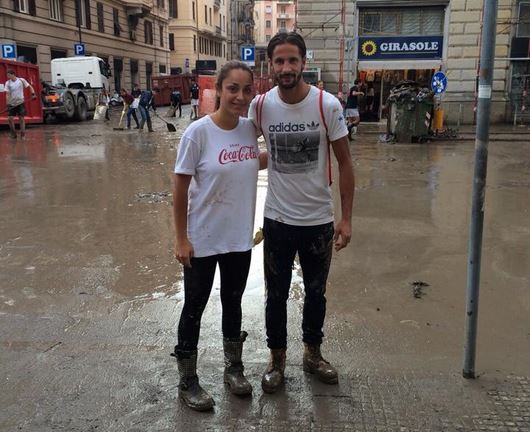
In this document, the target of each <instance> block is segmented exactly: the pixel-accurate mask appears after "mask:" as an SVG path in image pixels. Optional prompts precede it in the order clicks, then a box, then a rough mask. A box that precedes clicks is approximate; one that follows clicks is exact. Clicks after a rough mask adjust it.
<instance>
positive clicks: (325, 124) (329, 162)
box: [318, 90, 333, 186]
mask: <svg viewBox="0 0 530 432" xmlns="http://www.w3.org/2000/svg"><path fill="white" fill-rule="evenodd" d="M323 101H324V90H320V95H319V97H318V107H319V109H320V118H321V119H322V124H323V125H324V128H325V129H326V142H327V144H328V183H329V185H330V186H331V184H332V183H333V180H332V178H331V142H330V140H329V130H328V124H327V123H326V118H325V117H324V103H323Z"/></svg>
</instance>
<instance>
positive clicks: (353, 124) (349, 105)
mask: <svg viewBox="0 0 530 432" xmlns="http://www.w3.org/2000/svg"><path fill="white" fill-rule="evenodd" d="M360 82H361V81H360V80H358V79H356V80H355V81H354V82H353V84H354V85H353V87H351V88H350V91H349V92H348V99H347V101H346V107H345V112H344V116H345V117H346V121H347V122H348V138H350V139H353V135H354V134H356V133H357V125H358V124H359V123H360V121H361V116H360V115H359V96H363V95H364V93H363V92H362V91H360V89H359V84H360Z"/></svg>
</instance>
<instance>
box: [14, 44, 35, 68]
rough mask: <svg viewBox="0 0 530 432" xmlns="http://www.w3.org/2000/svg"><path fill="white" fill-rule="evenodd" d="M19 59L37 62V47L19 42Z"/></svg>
mask: <svg viewBox="0 0 530 432" xmlns="http://www.w3.org/2000/svg"><path fill="white" fill-rule="evenodd" d="M17 60H18V61H23V62H26V63H33V64H37V48H34V47H30V46H24V45H18V44H17Z"/></svg>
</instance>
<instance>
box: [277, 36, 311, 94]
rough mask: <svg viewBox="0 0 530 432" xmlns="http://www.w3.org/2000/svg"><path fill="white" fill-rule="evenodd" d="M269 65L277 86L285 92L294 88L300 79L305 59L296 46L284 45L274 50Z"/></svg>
mask: <svg viewBox="0 0 530 432" xmlns="http://www.w3.org/2000/svg"><path fill="white" fill-rule="evenodd" d="M270 65H271V70H272V73H273V75H274V77H275V78H276V81H277V83H278V86H279V87H280V88H282V89H286V90H287V89H292V88H294V87H296V86H297V84H298V83H299V82H300V80H301V79H302V71H303V70H304V68H305V58H303V57H302V56H301V55H300V50H299V49H298V47H297V46H296V45H293V44H290V43H284V44H281V45H277V46H276V47H275V48H274V51H273V52H272V59H271V60H270Z"/></svg>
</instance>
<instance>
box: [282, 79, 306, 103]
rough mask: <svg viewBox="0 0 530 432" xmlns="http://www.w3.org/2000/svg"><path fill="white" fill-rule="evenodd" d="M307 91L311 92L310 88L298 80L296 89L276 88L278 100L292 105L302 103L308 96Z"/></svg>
mask: <svg viewBox="0 0 530 432" xmlns="http://www.w3.org/2000/svg"><path fill="white" fill-rule="evenodd" d="M309 90H311V86H310V85H309V84H307V83H306V82H305V81H303V80H300V81H299V82H298V84H297V85H296V87H293V88H291V89H283V88H281V87H280V86H278V94H279V96H280V99H281V100H282V101H283V102H285V103H287V104H293V105H294V104H297V103H298V102H302V101H303V100H304V99H305V97H306V96H307V95H308V94H309Z"/></svg>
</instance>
